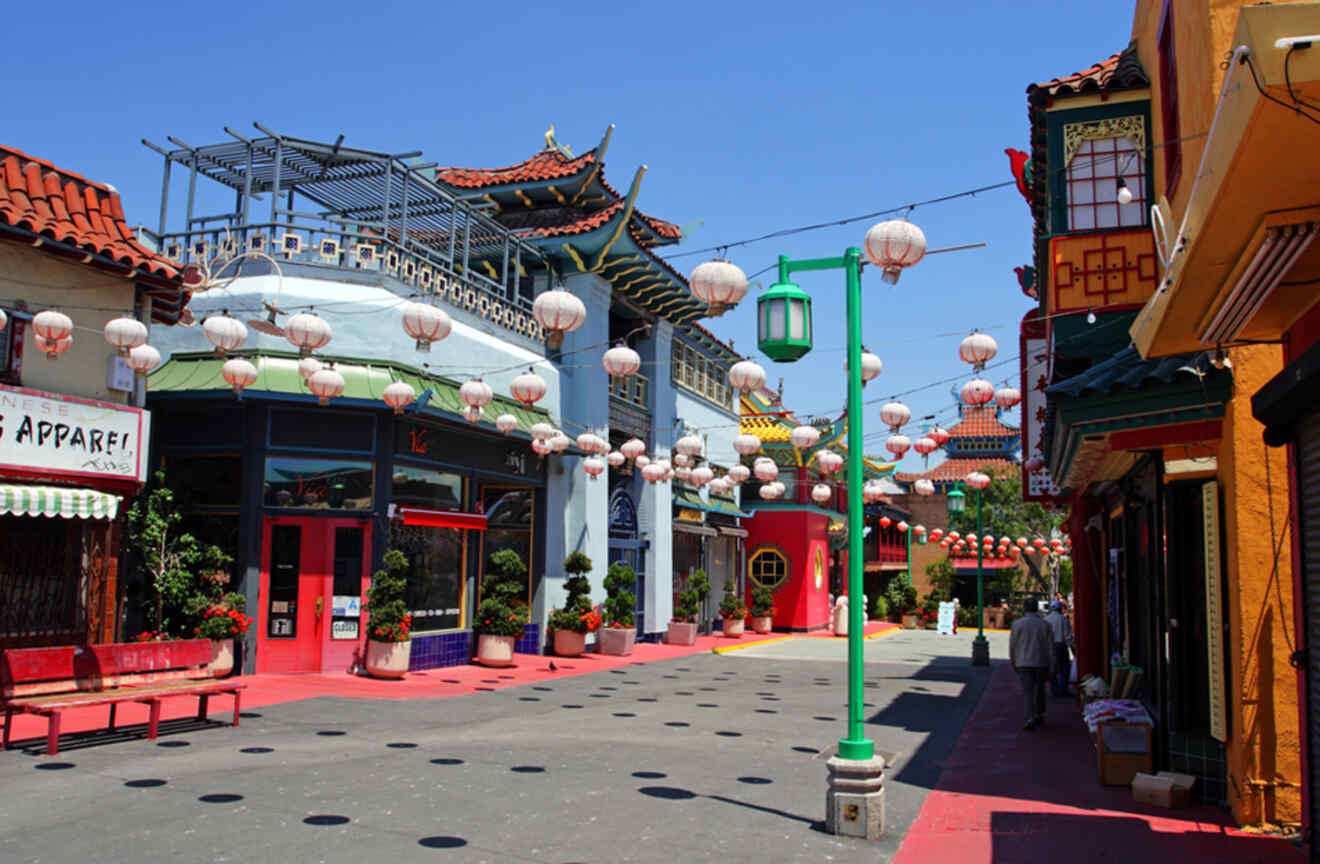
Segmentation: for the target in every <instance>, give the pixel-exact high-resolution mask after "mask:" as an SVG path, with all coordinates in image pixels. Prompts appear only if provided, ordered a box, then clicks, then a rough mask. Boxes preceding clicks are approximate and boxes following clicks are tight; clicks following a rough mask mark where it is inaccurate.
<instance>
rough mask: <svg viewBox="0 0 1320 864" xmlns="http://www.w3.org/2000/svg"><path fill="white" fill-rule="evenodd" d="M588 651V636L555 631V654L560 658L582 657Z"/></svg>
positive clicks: (568, 631)
mask: <svg viewBox="0 0 1320 864" xmlns="http://www.w3.org/2000/svg"><path fill="white" fill-rule="evenodd" d="M586 650H587V634H586V633H576V632H574V631H572V630H556V631H555V653H556V654H558V655H559V656H560V657H581V656H582V652H583V651H586Z"/></svg>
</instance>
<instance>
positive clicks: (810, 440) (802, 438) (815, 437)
mask: <svg viewBox="0 0 1320 864" xmlns="http://www.w3.org/2000/svg"><path fill="white" fill-rule="evenodd" d="M788 441H789V443H790V444H792V445H793V446H794V447H796V448H797V449H799V450H807V449H809V448H811V447H815V446H816V442H818V441H820V430H819V429H817V428H816V427H815V426H796V427H794V429H793V431H792V432H789V433H788Z"/></svg>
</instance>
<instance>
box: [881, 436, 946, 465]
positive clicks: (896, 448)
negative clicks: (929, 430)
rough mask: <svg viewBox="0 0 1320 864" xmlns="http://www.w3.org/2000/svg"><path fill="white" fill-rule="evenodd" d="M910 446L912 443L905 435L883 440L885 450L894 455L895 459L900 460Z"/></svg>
mask: <svg viewBox="0 0 1320 864" xmlns="http://www.w3.org/2000/svg"><path fill="white" fill-rule="evenodd" d="M923 440H924V439H923ZM911 446H912V441H911V440H910V439H909V438H908V437H907V436H906V435H902V434H898V435H890V436H889V437H888V438H887V439H885V449H886V450H888V451H889V452H890V453H892V454H894V458H895V459H902V458H903V454H904V453H906V452H907V451H908V448H909V447H911ZM931 449H932V450H933V449H934V448H933V447H932V448H931Z"/></svg>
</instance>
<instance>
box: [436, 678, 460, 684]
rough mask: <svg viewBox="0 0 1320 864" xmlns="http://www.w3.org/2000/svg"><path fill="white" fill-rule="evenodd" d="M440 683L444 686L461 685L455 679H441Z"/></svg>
mask: <svg viewBox="0 0 1320 864" xmlns="http://www.w3.org/2000/svg"><path fill="white" fill-rule="evenodd" d="M440 681H441V683H444V684H462V683H463V682H462V681H459V680H458V679H457V678H441V679H440Z"/></svg>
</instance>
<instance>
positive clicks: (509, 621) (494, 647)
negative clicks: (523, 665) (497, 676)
mask: <svg viewBox="0 0 1320 864" xmlns="http://www.w3.org/2000/svg"><path fill="white" fill-rule="evenodd" d="M490 563H491V572H490V573H489V574H487V576H486V581H485V582H483V583H482V586H481V593H482V598H481V604H480V605H479V606H477V618H476V621H475V622H474V623H473V625H472V631H473V632H474V633H476V634H477V658H476V659H477V662H478V663H481V664H482V665H484V666H512V665H513V646H514V644H515V643H517V641H518V637H519V636H521V635H522V634H523V628H524V627H526V626H527V603H526V601H525V600H524V595H525V593H526V591H527V565H526V564H524V563H523V560H522V558H521V557H520V556H519V555H518V553H517V552H515V551H513V550H512V549H501V550H500V551H498V552H496V553H495V554H494V555H492V556H490Z"/></svg>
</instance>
